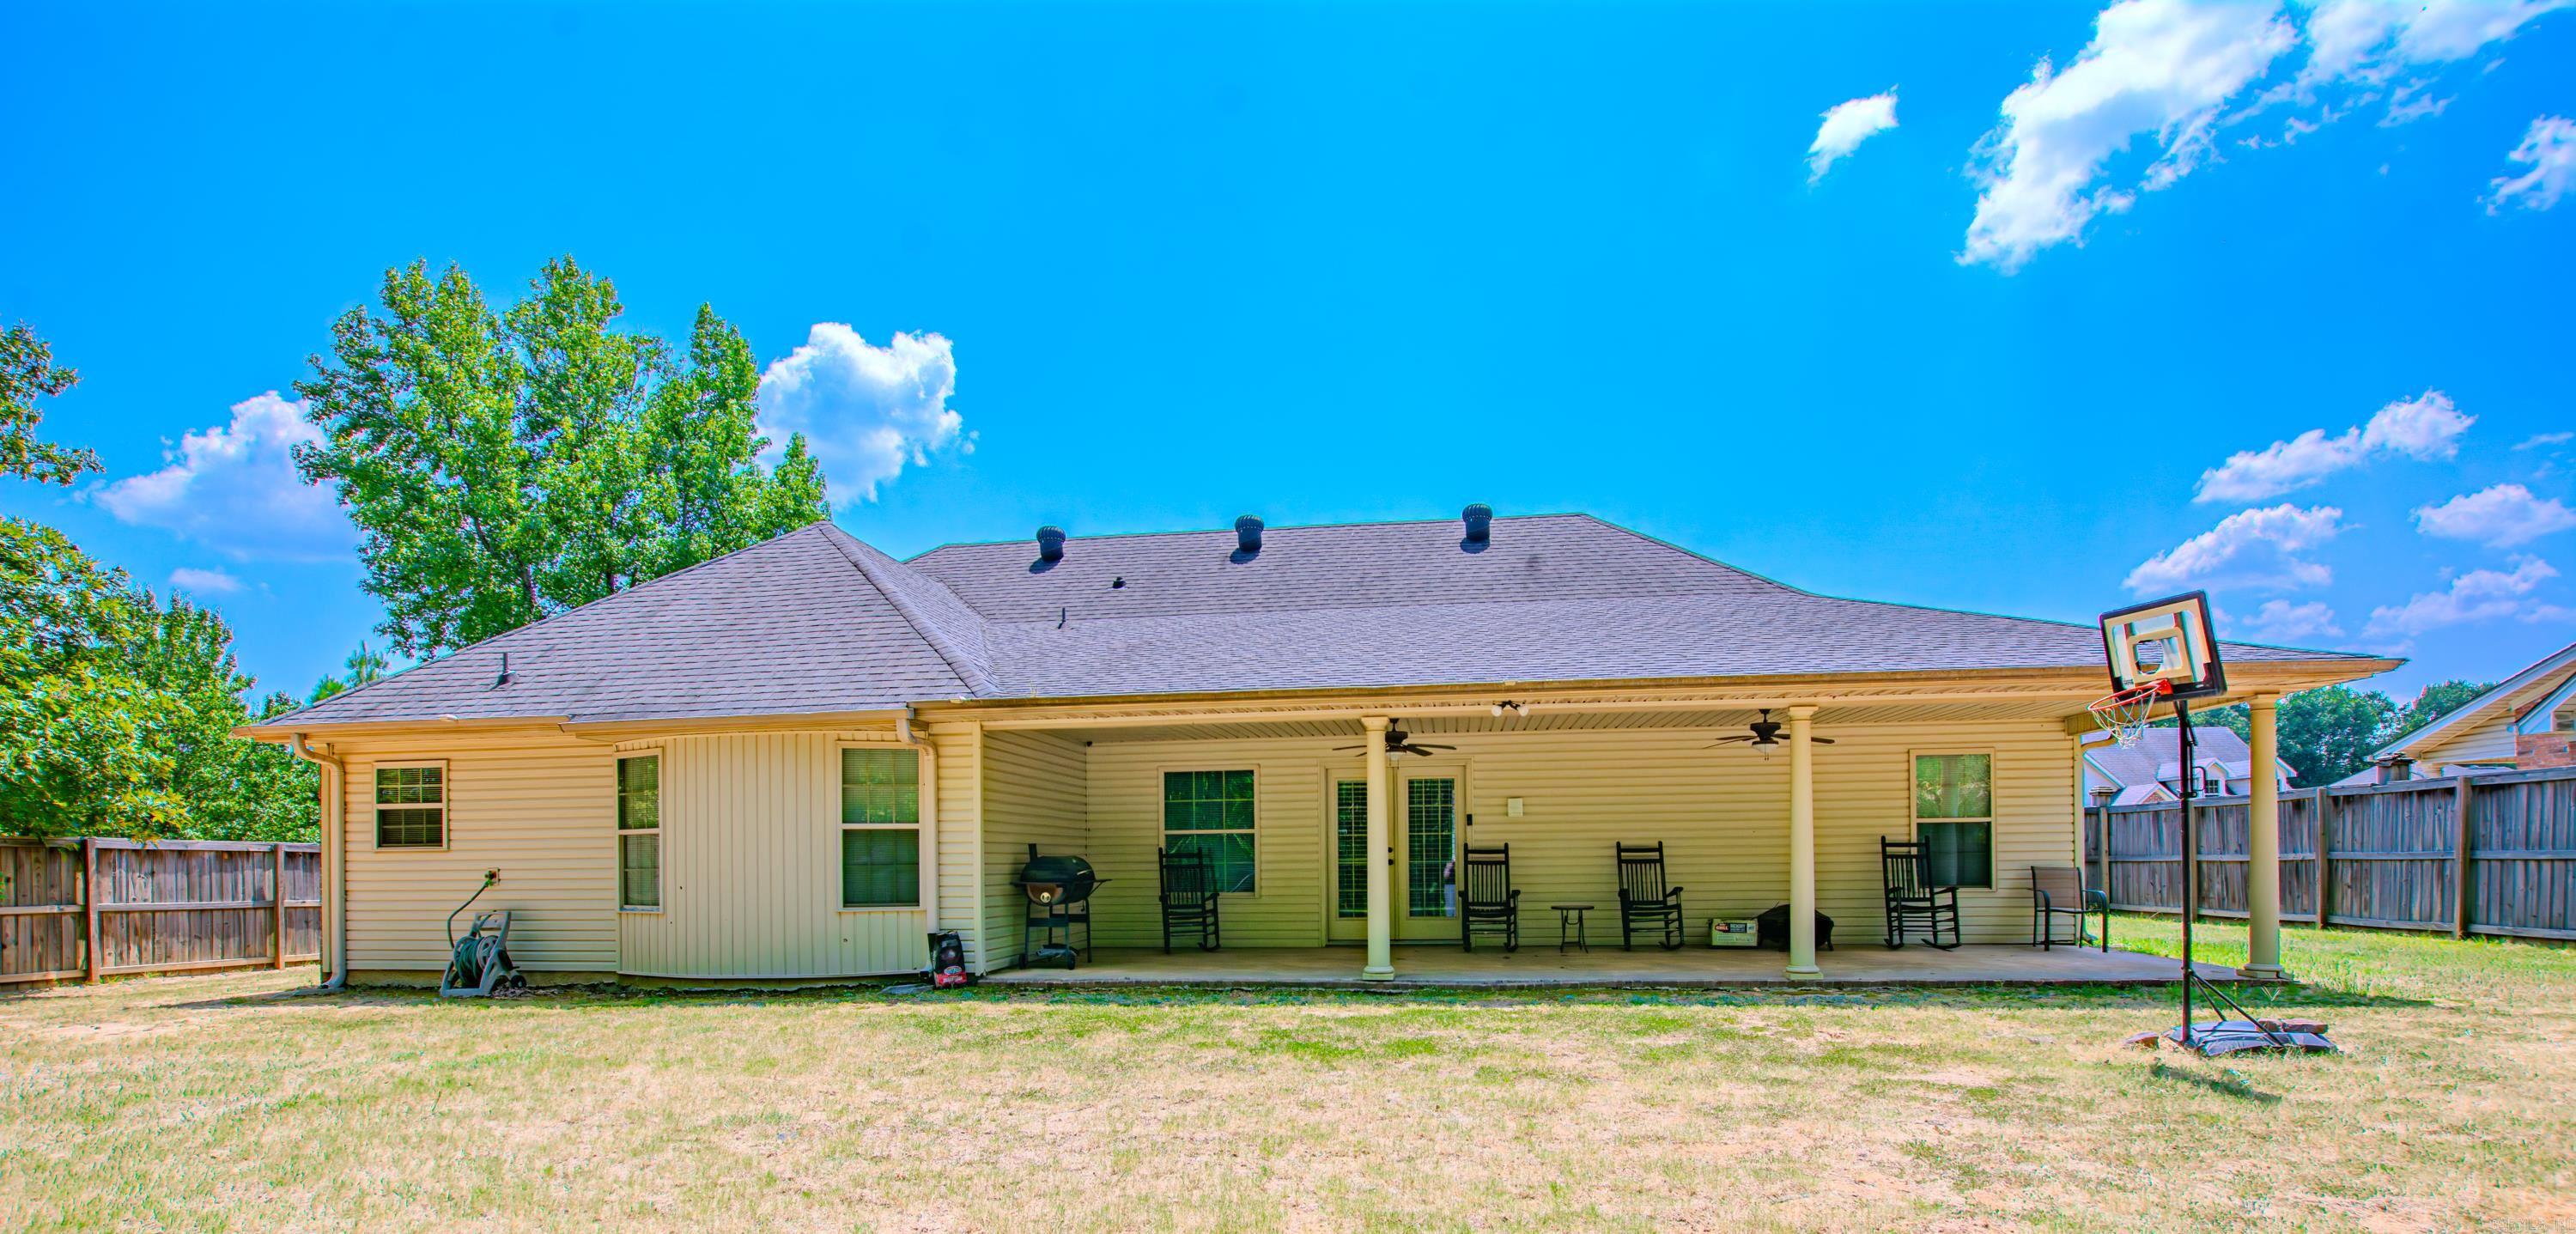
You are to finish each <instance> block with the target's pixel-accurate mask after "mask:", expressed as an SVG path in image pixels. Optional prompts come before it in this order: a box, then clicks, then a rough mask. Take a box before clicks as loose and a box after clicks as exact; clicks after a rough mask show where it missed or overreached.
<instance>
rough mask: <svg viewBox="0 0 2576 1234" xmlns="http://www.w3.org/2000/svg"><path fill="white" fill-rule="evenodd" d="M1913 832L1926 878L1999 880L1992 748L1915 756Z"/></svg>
mask: <svg viewBox="0 0 2576 1234" xmlns="http://www.w3.org/2000/svg"><path fill="white" fill-rule="evenodd" d="M1914 838H1915V839H1917V840H1921V841H1922V842H1923V857H1924V860H1923V881H1924V882H1925V883H1927V884H1929V885H1931V886H1935V887H1992V886H1994V885H1995V875H1994V868H1995V759H1994V756H1993V755H1991V754H1918V755H1915V756H1914Z"/></svg>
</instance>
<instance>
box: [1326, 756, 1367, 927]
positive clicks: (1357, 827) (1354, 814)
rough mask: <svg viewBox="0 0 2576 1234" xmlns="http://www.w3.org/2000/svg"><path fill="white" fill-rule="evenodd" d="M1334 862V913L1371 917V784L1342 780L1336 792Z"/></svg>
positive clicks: (1363, 781) (1336, 787)
mask: <svg viewBox="0 0 2576 1234" xmlns="http://www.w3.org/2000/svg"><path fill="white" fill-rule="evenodd" d="M1333 860H1334V862H1335V863H1336V864H1337V865H1338V867H1339V876H1338V877H1337V878H1336V879H1335V880H1334V887H1335V888H1336V893H1335V900H1336V903H1337V905H1338V907H1337V908H1336V910H1335V911H1337V912H1338V913H1340V914H1341V915H1342V916H1344V917H1366V916H1368V782H1367V781H1365V780H1343V781H1341V782H1340V783H1338V784H1336V785H1335V786H1334V789H1333Z"/></svg>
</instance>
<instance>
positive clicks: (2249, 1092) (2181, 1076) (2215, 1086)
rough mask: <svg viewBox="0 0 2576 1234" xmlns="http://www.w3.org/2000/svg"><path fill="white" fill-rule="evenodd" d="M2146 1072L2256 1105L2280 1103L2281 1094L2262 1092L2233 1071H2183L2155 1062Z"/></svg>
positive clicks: (2162, 1078)
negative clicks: (2221, 1072) (2209, 1072)
mask: <svg viewBox="0 0 2576 1234" xmlns="http://www.w3.org/2000/svg"><path fill="white" fill-rule="evenodd" d="M2147 1074H2148V1075H2151V1076H2154V1077H2155V1078H2157V1079H2159V1080H2171V1081H2173V1082H2175V1083H2178V1084H2188V1085H2191V1086H2193V1087H2195V1088H2201V1089H2205V1090H2207V1091H2209V1092H2213V1093H2217V1094H2218V1095H2220V1096H2222V1097H2234V1098H2236V1099H2237V1100H2239V1101H2251V1102H2253V1103H2254V1104H2256V1105H2279V1104H2280V1103H2281V1094H2279V1093H2267V1092H2264V1091H2263V1090H2262V1089H2259V1088H2256V1087H2254V1086H2253V1085H2252V1084H2249V1083H2247V1082H2246V1080H2245V1077H2244V1076H2241V1075H2238V1074H2236V1073H2235V1072H2233V1071H2230V1072H2227V1073H2226V1074H2224V1075H2208V1074H2204V1073H2202V1072H2198V1071H2185V1070H2183V1069H2182V1068H2180V1067H2169V1066H2167V1065H2165V1064H2163V1063H2157V1064H2155V1065H2154V1066H2151V1067H2149V1068H2147Z"/></svg>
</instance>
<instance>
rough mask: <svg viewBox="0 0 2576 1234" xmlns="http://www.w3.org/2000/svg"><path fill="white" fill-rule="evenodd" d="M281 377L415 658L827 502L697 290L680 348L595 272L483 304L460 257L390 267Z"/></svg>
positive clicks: (314, 469)
mask: <svg viewBox="0 0 2576 1234" xmlns="http://www.w3.org/2000/svg"><path fill="white" fill-rule="evenodd" d="M380 299H381V306H380V307H381V312H371V311H369V310H366V309H352V310H351V311H350V312H348V313H347V314H345V315H343V316H342V317H341V318H340V320H339V321H338V322H337V323H336V324H335V325H334V326H333V327H332V347H331V353H330V354H329V355H328V356H327V357H326V356H320V355H317V356H314V357H313V358H312V364H313V376H312V378H311V379H310V380H306V381H301V382H298V383H296V389H297V391H298V392H299V393H301V394H302V395H303V396H304V397H305V398H306V399H307V400H309V401H310V409H309V411H308V413H307V414H308V415H309V416H310V417H311V419H312V421H313V423H314V424H315V425H316V426H317V427H319V428H320V429H321V430H322V431H323V435H324V440H323V441H322V442H320V443H318V444H314V445H306V446H299V447H298V448H297V451H296V462H297V465H298V466H299V467H300V468H301V469H302V471H303V473H304V476H305V478H306V479H307V480H309V481H313V482H315V483H320V482H323V481H329V482H331V483H333V484H334V485H336V486H337V491H338V494H339V497H340V501H341V504H342V505H344V506H346V507H347V508H348V510H349V512H350V517H351V519H352V520H353V521H354V522H355V523H356V524H357V527H358V529H359V532H360V533H361V536H362V542H361V546H360V550H359V551H360V555H361V557H362V558H363V559H364V561H365V563H366V566H367V582H366V584H365V586H366V590H367V591H368V593H369V594H370V595H373V596H375V597H376V598H377V599H378V600H379V601H381V602H382V603H383V604H384V606H385V612H386V617H385V621H384V623H383V624H382V625H381V626H379V627H378V628H379V629H381V630H382V631H383V632H384V633H385V635H386V636H387V637H388V638H389V639H390V640H392V643H393V647H394V650H396V651H398V652H401V653H402V654H404V655H407V656H412V657H415V658H417V657H426V656H431V655H436V654H438V653H440V652H443V651H447V650H452V649H454V648H457V647H461V646H464V645H466V644H468V643H472V642H475V641H478V640H480V639H484V638H489V637H491V636H492V635H495V634H498V633H501V632H503V631H505V630H509V629H513V628H515V627H518V626H521V625H525V624H527V623H528V622H530V621H534V620H537V619H539V618H541V617H545V616H548V615H551V614H553V613H557V612H561V611H563V610H564V609H567V608H571V607H574V606H576V605H580V604H586V603H588V602H590V601H592V600H596V599H599V598H600V597H602V596H606V595H609V594H611V593H614V592H616V591H620V590H623V589H624V588H627V587H631V586H634V585H635V584H637V583H640V582H643V581H645V580H647V579H651V578H655V577H658V576H660V575H663V574H666V573H669V572H670V571H673V570H677V569H680V568H682V567H685V566H689V565H694V564H696V563H697V562H700V561H704V560H706V559H707V558H709V557H714V556H717V555H720V554H723V553H728V552H732V551H733V550H735V549H738V548H742V547H744V546H746V545H749V544H753V543H756V542H758V541H760V540H763V539H767V538H768V537H770V536H774V535H777V534H779V533H780V532H784V531H789V530H793V529H795V528H797V527H801V526H804V525H805V524H807V523H810V522H813V521H815V520H817V519H820V518H823V517H825V515H826V513H827V512H828V509H827V506H826V505H825V501H824V492H823V480H822V476H821V473H820V471H819V470H818V469H817V468H816V467H815V465H814V462H813V459H812V457H811V454H810V452H809V451H808V450H807V448H806V445H805V442H804V440H803V438H802V437H801V436H800V437H796V438H792V439H790V440H789V442H788V443H787V446H786V449H785V451H784V454H783V457H782V459H781V461H780V463H779V464H778V466H776V467H774V468H772V467H768V466H764V465H763V464H762V463H761V462H760V460H759V456H760V455H761V453H762V452H763V451H765V450H766V449H767V448H768V447H769V444H770V443H769V442H768V441H767V440H765V439H763V438H762V437H760V436H759V434H758V432H757V430H756V428H755V427H754V423H753V404H752V398H753V395H754V394H755V393H756V392H757V390H758V386H759V372H758V367H757V365H756V363H755V362H754V360H753V357H752V353H751V349H750V347H749V346H748V345H747V344H745V343H744V342H743V339H742V336H741V335H740V334H739V333H738V332H736V331H735V330H734V329H733V328H732V327H731V326H730V325H728V324H726V323H725V322H724V320H723V319H722V318H719V317H717V316H716V315H715V313H714V312H713V310H711V309H708V308H705V307H701V308H700V309H699V311H698V318H697V324H696V327H695V329H694V330H693V332H692V336H691V339H690V347H689V352H688V355H687V356H686V357H685V358H682V359H675V358H674V357H673V356H672V354H671V349H670V347H669V346H668V345H667V344H665V343H664V342H663V341H662V340H661V339H658V338H655V337H652V336H650V335H645V334H637V333H631V332H627V331H623V330H620V329H619V328H618V327H617V321H618V318H619V317H620V316H621V315H622V314H623V312H624V308H623V306H622V305H621V304H620V303H619V301H618V298H617V291H616V288H615V286H614V285H613V284H611V283H610V282H609V281H608V280H606V279H602V278H599V277H597V276H595V275H592V274H591V273H589V272H587V271H585V270H583V269H581V267H579V266H578V265H575V264H574V263H573V261H572V260H571V259H570V258H561V259H558V260H556V261H553V262H550V263H548V264H547V265H546V267H545V269H544V270H543V271H542V272H541V273H540V274H539V275H538V276H537V277H536V278H535V279H533V280H531V282H530V285H529V292H528V295H527V297H526V298H525V299H523V300H522V301H520V302H519V303H518V304H516V305H514V306H511V307H510V308H508V309H507V310H500V311H496V310H495V309H494V308H493V307H492V306H491V305H490V303H489V302H487V301H486V299H485V297H484V295H483V293H482V291H481V290H480V289H479V288H477V287H476V286H475V285H474V283H473V280H471V279H470V278H468V277H466V275H465V272H464V271H463V270H461V269H458V268H456V267H449V268H448V269H447V270H446V271H445V272H444V273H443V274H441V275H440V276H438V277H436V278H434V279H433V278H432V277H431V276H430V274H429V271H428V268H427V267H426V265H425V264H423V263H418V262H415V263H413V264H412V265H411V266H409V267H406V268H403V269H397V270H389V271H387V272H386V273H385V277H384V282H383V286H382V288H381V294H380Z"/></svg>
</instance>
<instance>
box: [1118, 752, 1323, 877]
mask: <svg viewBox="0 0 2576 1234" xmlns="http://www.w3.org/2000/svg"><path fill="white" fill-rule="evenodd" d="M1202 771H1248V772H1251V773H1252V826H1251V827H1249V828H1247V829H1245V830H1243V831H1185V832H1182V833H1181V834H1182V835H1219V836H1230V835H1249V836H1251V837H1252V890H1250V891H1228V892H1225V893H1223V894H1225V895H1229V896H1233V897H1235V898H1237V899H1242V900H1258V899H1260V898H1262V897H1263V896H1264V895H1266V894H1268V891H1269V888H1270V871H1269V869H1268V864H1269V859H1268V857H1267V856H1266V850H1267V849H1268V848H1269V845H1268V844H1266V843H1264V842H1263V841H1264V836H1263V834H1262V826H1261V764H1259V763H1254V762H1224V763H1174V764H1171V765H1169V766H1158V767H1156V768H1154V847H1155V848H1157V849H1164V848H1170V847H1171V846H1172V845H1171V836H1172V831H1171V829H1170V827H1169V826H1168V825H1167V822H1166V820H1165V818H1164V815H1163V807H1164V805H1165V804H1166V803H1167V802H1168V801H1169V798H1167V797H1166V796H1165V794H1166V793H1168V792H1170V791H1171V790H1170V789H1168V788H1166V787H1165V778H1166V777H1168V776H1172V775H1175V774H1179V773H1183V772H1187V773H1189V774H1192V775H1195V774H1197V773H1199V772H1202ZM1328 816H1329V812H1328ZM1330 835H1331V831H1330V829H1329V828H1327V829H1326V837H1327V841H1328V842H1329V839H1330ZM1156 877H1158V878H1159V877H1161V872H1160V871H1157V872H1156ZM1328 881H1329V880H1328Z"/></svg>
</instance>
